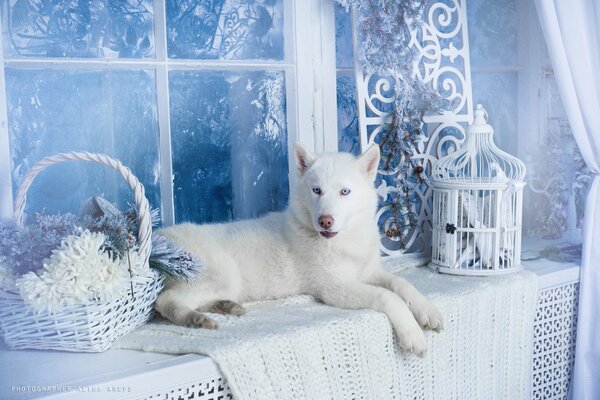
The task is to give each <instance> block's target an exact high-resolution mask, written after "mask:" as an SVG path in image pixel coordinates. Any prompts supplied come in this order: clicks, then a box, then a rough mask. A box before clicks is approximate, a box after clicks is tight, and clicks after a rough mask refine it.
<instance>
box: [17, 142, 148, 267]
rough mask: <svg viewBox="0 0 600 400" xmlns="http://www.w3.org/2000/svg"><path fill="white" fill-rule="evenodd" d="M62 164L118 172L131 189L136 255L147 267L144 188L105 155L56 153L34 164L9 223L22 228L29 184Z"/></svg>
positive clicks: (127, 169)
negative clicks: (88, 164) (91, 165)
mask: <svg viewBox="0 0 600 400" xmlns="http://www.w3.org/2000/svg"><path fill="white" fill-rule="evenodd" d="M64 161H91V162H95V163H98V164H102V165H105V166H107V167H111V168H113V169H115V170H117V171H119V172H120V173H121V175H122V176H123V178H125V180H126V181H127V183H128V184H129V186H130V187H131V189H133V193H134V197H135V207H136V210H137V213H138V219H139V231H138V234H137V238H138V242H139V249H138V252H139V253H140V255H141V256H142V257H143V260H144V266H147V265H148V259H149V258H150V250H151V248H150V246H151V238H152V219H151V217H150V205H149V204H148V199H146V195H145V189H144V185H142V183H141V182H140V181H139V180H138V178H137V177H136V176H135V175H134V174H133V173H132V172H131V170H130V169H129V168H127V167H126V166H124V165H123V164H121V162H120V161H117V160H115V159H113V158H110V157H109V156H107V155H106V154H99V153H88V152H87V151H82V152H69V153H59V154H56V155H53V156H49V157H45V158H43V159H42V160H40V161H38V162H37V163H36V164H35V165H34V166H33V167H31V169H30V170H29V171H28V172H27V174H25V176H24V177H23V180H22V182H21V185H20V186H19V190H18V192H17V197H16V201H15V212H14V214H13V219H14V220H15V222H16V223H17V224H19V225H21V226H22V225H23V212H24V210H25V203H26V201H27V191H28V190H29V187H30V186H31V184H32V183H33V180H34V179H35V177H36V176H37V175H38V174H39V173H40V172H42V171H43V170H44V169H46V168H47V167H49V166H50V165H52V164H58V163H61V162H64Z"/></svg>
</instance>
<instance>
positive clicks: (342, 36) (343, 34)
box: [335, 3, 354, 68]
mask: <svg viewBox="0 0 600 400" xmlns="http://www.w3.org/2000/svg"><path fill="white" fill-rule="evenodd" d="M335 64H336V66H337V67H338V68H353V67H354V50H353V48H352V16H351V14H350V12H349V11H346V9H345V8H344V7H343V6H341V5H339V4H338V3H336V4H335Z"/></svg>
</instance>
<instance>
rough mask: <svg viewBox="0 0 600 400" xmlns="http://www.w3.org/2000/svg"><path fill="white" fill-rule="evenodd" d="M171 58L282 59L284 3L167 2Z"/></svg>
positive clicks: (253, 0) (227, 0) (229, 0)
mask: <svg viewBox="0 0 600 400" xmlns="http://www.w3.org/2000/svg"><path fill="white" fill-rule="evenodd" d="M166 5H167V9H166V11H167V42H168V54H169V57H171V58H188V59H216V60H248V59H265V60H283V57H284V47H283V42H284V41H283V7H284V6H283V0H181V1H167V3H166Z"/></svg>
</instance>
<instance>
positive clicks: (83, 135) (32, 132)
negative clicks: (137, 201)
mask: <svg viewBox="0 0 600 400" xmlns="http://www.w3.org/2000/svg"><path fill="white" fill-rule="evenodd" d="M6 89H7V105H8V126H9V140H10V154H11V167H12V179H13V187H14V192H15V193H16V190H17V185H18V184H19V182H20V181H21V179H22V177H23V175H24V174H25V173H26V172H27V170H29V168H30V167H31V166H32V165H33V164H34V163H35V162H36V161H38V160H40V159H41V158H43V157H44V156H47V155H52V154H55V153H58V152H64V151H82V150H85V151H91V152H102V153H106V154H108V155H109V156H111V157H114V158H117V159H119V160H120V161H121V162H122V163H123V164H125V165H126V166H128V167H130V168H131V170H132V171H133V172H134V174H135V175H136V176H137V177H138V178H139V179H140V180H141V181H142V183H143V184H144V185H145V187H146V196H147V197H148V199H149V200H150V203H151V205H152V206H153V207H159V206H160V191H159V178H160V176H159V175H160V168H159V163H158V124H157V110H156V83H155V77H154V72H153V71H145V70H139V71H113V72H110V71H88V70H86V71H82V70H67V71H61V70H34V69H12V68H7V69H6ZM98 194H104V195H105V197H106V198H107V199H108V200H111V201H115V202H117V203H118V204H119V206H121V207H126V206H127V204H128V203H132V202H133V195H132V194H131V190H130V189H128V187H127V186H126V184H125V183H124V180H123V179H122V178H121V176H120V175H119V174H118V172H116V171H113V170H112V169H110V168H107V167H103V166H96V165H93V164H90V163H86V162H79V161H77V162H75V161H71V162H66V163H64V164H60V165H55V166H52V167H49V168H48V169H47V170H46V171H44V172H42V174H40V175H39V176H38V178H37V179H36V181H35V182H34V185H33V187H32V189H31V190H30V192H29V198H28V207H27V210H29V211H40V212H41V211H44V212H46V213H55V212H67V211H69V212H75V213H77V212H79V209H80V206H81V203H82V202H83V201H84V200H85V199H87V198H88V197H90V196H94V195H98Z"/></svg>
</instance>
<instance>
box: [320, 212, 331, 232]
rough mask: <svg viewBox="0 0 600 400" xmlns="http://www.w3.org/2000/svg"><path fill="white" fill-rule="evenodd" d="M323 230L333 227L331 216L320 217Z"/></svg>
mask: <svg viewBox="0 0 600 400" xmlns="http://www.w3.org/2000/svg"><path fill="white" fill-rule="evenodd" d="M319 225H321V228H325V229H329V228H331V227H332V226H333V217H332V216H331V215H321V216H320V217H319Z"/></svg>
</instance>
